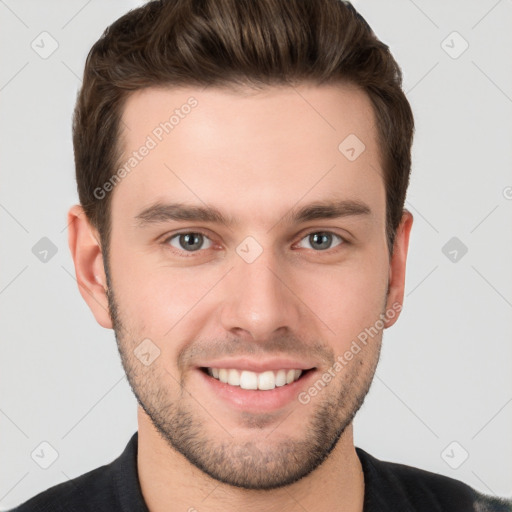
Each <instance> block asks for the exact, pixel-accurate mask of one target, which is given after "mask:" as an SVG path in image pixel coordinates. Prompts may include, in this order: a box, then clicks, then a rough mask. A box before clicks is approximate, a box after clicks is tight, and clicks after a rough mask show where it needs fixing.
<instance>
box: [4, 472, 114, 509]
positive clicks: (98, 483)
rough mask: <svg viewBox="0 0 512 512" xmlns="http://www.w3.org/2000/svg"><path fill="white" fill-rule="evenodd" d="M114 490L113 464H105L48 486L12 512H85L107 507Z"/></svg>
mask: <svg viewBox="0 0 512 512" xmlns="http://www.w3.org/2000/svg"><path fill="white" fill-rule="evenodd" d="M113 489H114V482H113V475H112V465H111V464H107V465H105V466H101V467H99V468H96V469H93V470H92V471H89V472H87V473H84V474H83V475H81V476H79V477H77V478H73V479H72V480H68V481H67V482H62V483H60V484H58V485H55V486H53V487H50V488H49V489H47V490H46V491H43V492H41V493H40V494H37V495H36V496H34V497H33V498H30V499H29V500H28V501H26V502H24V503H22V504H21V505H19V506H18V507H16V508H14V509H13V510H12V511H11V512H64V511H65V512H75V511H76V512H78V511H80V512H82V511H83V512H86V511H87V512H88V511H93V510H94V511H96V512H98V511H102V510H108V508H105V506H106V504H108V505H110V504H111V503H112V499H113V496H112V493H113Z"/></svg>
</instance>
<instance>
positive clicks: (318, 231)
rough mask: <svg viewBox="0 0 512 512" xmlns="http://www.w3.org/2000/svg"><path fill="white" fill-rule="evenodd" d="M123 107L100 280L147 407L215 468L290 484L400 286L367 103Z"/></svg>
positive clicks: (334, 418) (331, 100)
mask: <svg viewBox="0 0 512 512" xmlns="http://www.w3.org/2000/svg"><path fill="white" fill-rule="evenodd" d="M172 115H174V118H172V117H171V116H172ZM123 121H124V123H125V125H126V129H125V131H124V134H123V139H122V141H123V146H124V150H125V154H124V160H123V162H122V165H124V164H127V166H126V167H125V169H126V170H127V172H125V173H121V175H122V176H121V178H122V179H121V180H119V181H118V182H117V183H116V184H115V187H114V188H113V191H112V192H110V193H112V194H113V195H112V235H111V246H110V256H109V262H108V263H109V265H108V268H109V270H108V281H107V285H108V302H109V308H110V312H111V317H112V325H113V327H114V329H115V333H116V339H117V343H118V347H119V351H120V354H121V358H122V362H123V366H124V368H125V371H126V373H127V376H128V380H129V382H130V385H131V387H132V389H133V391H134V393H135V395H136V397H137V399H138V401H139V404H140V405H141V407H142V408H143V410H144V412H145V414H146V415H147V416H148V417H149V419H150V420H151V422H152V423H153V424H154V426H155V427H156V429H157V430H158V431H159V432H160V433H161V434H162V436H163V437H164V438H165V439H166V440H167V441H168V443H169V445H170V446H171V447H172V448H173V449H174V450H177V451H178V452H180V453H181V454H182V455H184V456H185V457H186V458H187V459H188V460H189V461H190V462H191V463H192V464H194V465H195V466H197V467H198V468H200V469H201V470H202V471H204V472H205V473H207V474H208V475H210V476H212V477H213V478H215V479H217V480H219V481H222V482H225V483H228V484H231V485H235V486H240V487H244V488H251V489H270V488H276V487H280V486H283V485H287V484H290V483H292V482H294V481H297V480H298V479H300V478H302V477H303V476H305V475H307V474H308V473H310V472H311V471H313V470H314V469H315V468H317V467H318V466H319V465H320V464H321V462H322V461H323V460H324V459H325V458H326V457H327V456H328V455H329V453H330V452H331V451H332V450H333V449H334V448H335V446H336V443H337V441H338V440H339V439H340V436H341V435H343V432H344V431H345V429H346V428H347V426H349V425H350V424H351V422H352V419H353V417H354V415H355V413H356V412H357V410H358V409H359V408H360V406H361V405H362V402H363V400H364V398H365V396H366V394H367V392H368V389H369V387H370V383H371V381H372V378H373V375H374V371H375V368H376V365H377V362H378V358H379V351H380V346H381V338H382V328H383V326H389V325H391V324H392V323H393V322H394V320H396V317H397V316H398V309H399V306H398V307H397V305H398V304H399V303H400V302H401V298H402V294H403V270H404V266H405V252H406V245H407V237H406V235H402V234H400V233H399V234H398V238H397V240H398V244H400V243H402V241H403V244H402V245H403V246H404V247H405V249H403V250H399V251H398V255H397V256H396V259H395V262H393V260H391V261H390V258H389V253H388V248H387V245H386V225H385V209H386V204H385V188H384V181H383V177H382V169H381V160H380V155H379V149H378V145H377V133H376V131H375V118H374V115H373V111H372V108H371V103H370V100H369V99H368V98H367V96H366V95H365V94H364V93H363V92H361V91H359V90H357V89H355V88H353V87H350V86H347V85H343V86H341V85H338V86H306V85H302V86H300V87H297V88H295V89H294V88H288V87H283V88H277V87H276V88H274V87H272V88H267V89H265V90H263V91H259V92H255V91H249V90H245V91H238V92H234V91H232V90H229V91H228V90H221V89H209V90H208V89H205V90H201V89H195V88H190V89H167V90H164V89H146V90H144V91H139V92H137V93H135V94H133V95H132V96H131V97H130V98H129V100H128V102H127V104H126V106H125V110H124V115H123ZM166 122H167V123H168V124H165V123H166ZM347 137H349V139H347ZM355 137H357V138H355ZM345 139H347V140H346V141H345ZM343 141H345V142H343ZM340 144H341V146H340ZM362 144H364V150H363V151H362V152H361V149H363V146H362ZM142 146H145V147H146V148H148V149H147V150H143V149H141V147H142ZM351 148H352V149H351ZM134 152H136V154H134ZM131 157H132V158H134V159H135V160H132V161H130V160H129V159H130V158H131ZM130 162H131V163H130ZM409 227H410V226H409ZM406 231H407V233H408V230H407V229H406ZM84 297H85V295H84ZM89 300H90V299H89ZM93 302H94V301H91V302H90V304H91V308H93V311H96V312H95V314H96V316H97V318H98V320H99V321H100V323H102V324H103V325H105V326H108V322H109V321H110V318H109V319H108V320H107V319H106V318H104V317H103V318H102V319H100V317H101V315H102V314H103V313H101V312H100V311H99V310H98V308H97V305H94V303H93ZM390 311H392V312H393V315H392V316H391V315H390V313H389V312H390ZM372 329H373V330H372ZM369 332H370V333H371V335H369V334H368V333H369ZM365 333H366V334H365ZM363 340H364V341H363ZM356 347H358V348H359V350H357V348H356ZM349 353H351V354H352V357H350V354H349ZM329 376H330V378H329Z"/></svg>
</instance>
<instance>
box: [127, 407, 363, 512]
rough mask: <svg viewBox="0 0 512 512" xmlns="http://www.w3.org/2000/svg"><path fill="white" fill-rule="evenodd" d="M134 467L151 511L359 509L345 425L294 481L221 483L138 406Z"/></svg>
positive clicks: (358, 483) (357, 478) (356, 469)
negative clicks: (255, 486)
mask: <svg viewBox="0 0 512 512" xmlns="http://www.w3.org/2000/svg"><path fill="white" fill-rule="evenodd" d="M138 422H139V434H138V454H137V469H138V474H139V480H140V484H141V489H142V495H143V497H144V500H145V502H146V505H147V507H148V509H149V510H150V512H166V511H168V510H169V507H170V504H172V508H173V510H183V511H187V512H214V511H219V510H222V511H223V512H238V511H240V510H244V511H248V512H250V511H253V510H254V511H259V510H266V511H269V512H274V511H276V512H277V511H282V512H295V511H297V512H299V511H301V512H303V511H304V510H308V511H311V512H313V511H315V512H324V511H325V512H327V511H329V512H333V511H337V510H343V512H362V511H363V498H364V477H363V470H362V467H361V463H360V461H359V457H358V456H357V453H356V451H355V447H354V443H353V429H352V425H350V426H349V427H347V429H346V430H345V432H344V433H343V435H342V436H341V438H340V440H339V441H338V443H337V445H336V447H335V448H334V449H333V451H332V452H331V453H330V455H329V457H328V458H327V459H326V460H325V461H324V462H323V463H322V464H321V465H320V466H319V467H318V468H317V469H316V470H315V471H313V472H312V473H310V474H309V475H308V476H306V477H304V478H302V479H301V480H299V481H298V482H295V483H294V484H291V485H289V486H287V487H283V488H281V489H273V490H270V491H257V490H246V489H241V488H238V487H232V486H230V485H227V484H224V483H220V482H218V481H217V480H214V479H212V478H211V477H210V476H208V475H206V474H205V473H203V472H202V471H201V470H199V469H197V468H196V467H195V466H194V465H192V464H191V463H190V462H189V461H188V460H187V459H186V458H185V457H184V456H183V455H181V454H180V453H179V452H177V451H176V450H174V449H172V447H170V446H169V445H168V443H167V442H166V441H165V440H164V439H163V438H162V437H161V435H160V434H159V433H158V432H157V430H156V429H155V427H154V426H153V424H152V423H151V421H150V420H149V418H148V416H147V415H146V414H145V413H144V411H143V410H142V409H141V408H140V406H139V408H138Z"/></svg>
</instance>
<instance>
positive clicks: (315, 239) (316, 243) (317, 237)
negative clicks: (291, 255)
mask: <svg viewBox="0 0 512 512" xmlns="http://www.w3.org/2000/svg"><path fill="white" fill-rule="evenodd" d="M333 237H336V238H338V239H339V240H340V242H339V243H337V244H336V245H335V246H334V247H336V246H338V245H341V244H342V243H344V242H345V240H343V238H341V236H339V235H337V234H335V233H331V232H330V231H314V232H312V233H309V234H308V235H306V236H305V237H304V238H303V239H302V240H306V241H307V242H308V243H309V244H310V247H311V248H312V249H318V250H320V251H325V250H327V249H330V248H331V247H332V240H333ZM302 240H301V243H302ZM299 245H300V244H299ZM301 247H303V246H301ZM307 248H308V249H309V247H307Z"/></svg>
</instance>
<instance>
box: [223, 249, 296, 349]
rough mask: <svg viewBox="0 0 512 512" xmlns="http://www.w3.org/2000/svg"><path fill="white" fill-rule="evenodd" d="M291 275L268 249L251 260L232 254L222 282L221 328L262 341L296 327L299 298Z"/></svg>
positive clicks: (293, 329)
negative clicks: (229, 267)
mask: <svg viewBox="0 0 512 512" xmlns="http://www.w3.org/2000/svg"><path fill="white" fill-rule="evenodd" d="M293 288H294V286H293V277H292V276H291V274H290V272H289V271H288V270H286V268H285V265H284V263H282V262H281V263H280V262H279V261H278V258H277V257H276V256H275V254H274V253H273V251H272V250H271V249H268V248H267V249H265V250H263V252H262V253H261V254H260V255H259V256H258V258H257V259H256V260H255V261H253V262H252V263H248V262H247V261H245V260H244V259H243V258H241V257H239V256H238V255H234V268H233V269H232V271H231V272H229V274H228V275H227V276H226V279H225V283H224V286H223V292H222V293H223V297H222V305H221V309H222V310H221V317H220V318H221V322H222V326H223V328H224V329H225V330H227V331H229V332H230V333H232V334H234V335H236V336H245V337H247V338H248V339H251V340H253V341H257V342H264V341H265V340H269V339H271V338H272V337H273V336H275V335H276V332H277V331H279V330H282V331H283V333H284V332H286V331H292V332H295V331H297V328H298V325H299V322H300V319H301V314H300V313H301V301H300V299H299V297H298V296H297V292H296V291H295V290H293Z"/></svg>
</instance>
